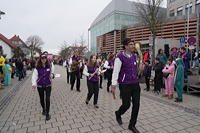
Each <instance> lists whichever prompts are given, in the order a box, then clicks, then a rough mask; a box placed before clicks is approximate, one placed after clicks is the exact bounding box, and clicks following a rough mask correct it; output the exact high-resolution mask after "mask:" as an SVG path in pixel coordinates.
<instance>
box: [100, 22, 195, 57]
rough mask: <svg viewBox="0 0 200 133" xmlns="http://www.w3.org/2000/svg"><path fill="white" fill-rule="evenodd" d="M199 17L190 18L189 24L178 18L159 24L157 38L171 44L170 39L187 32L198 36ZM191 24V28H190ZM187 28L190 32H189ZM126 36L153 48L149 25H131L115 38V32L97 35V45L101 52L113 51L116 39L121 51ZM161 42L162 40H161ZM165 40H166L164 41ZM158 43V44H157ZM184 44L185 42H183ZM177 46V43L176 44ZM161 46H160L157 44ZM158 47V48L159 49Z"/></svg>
mask: <svg viewBox="0 0 200 133" xmlns="http://www.w3.org/2000/svg"><path fill="white" fill-rule="evenodd" d="M197 22H198V21H197V18H193V19H190V21H189V24H188V21H187V20H177V21H171V22H165V23H162V24H160V25H158V27H159V30H158V31H157V36H156V37H157V38H158V39H159V38H160V39H161V40H162V39H166V42H165V44H169V43H170V42H172V41H170V39H172V40H178V41H179V39H180V38H181V37H184V38H187V33H188V36H189V37H195V38H196V39H197V38H198V31H197V29H198V28H197V26H198V24H197ZM188 26H189V28H188ZM187 29H189V30H188V32H187ZM125 37H128V38H132V39H134V40H135V41H140V42H141V43H142V46H141V47H142V49H144V50H145V49H151V41H149V40H151V32H150V30H149V28H148V27H147V26H134V25H133V26H129V27H127V28H125V29H122V30H119V31H117V36H116V38H114V35H113V32H110V33H106V34H104V35H101V36H98V37H97V45H98V47H100V49H101V53H113V52H114V49H113V43H114V40H117V44H116V51H117V52H118V51H121V50H122V49H123V48H122V44H121V40H123V39H124V38H125ZM159 42H161V41H159ZM163 42H164V41H163ZM165 44H158V45H165ZM156 45H157V44H156ZM183 45H184V44H183ZM170 46H172V45H170V44H169V45H166V47H162V48H163V49H168V47H170ZM176 46H177V45H176ZM156 47H157V48H160V46H156ZM157 48H156V49H157Z"/></svg>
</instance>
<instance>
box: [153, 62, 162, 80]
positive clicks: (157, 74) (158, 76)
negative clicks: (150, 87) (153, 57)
mask: <svg viewBox="0 0 200 133" xmlns="http://www.w3.org/2000/svg"><path fill="white" fill-rule="evenodd" d="M162 69H163V64H162V63H157V64H155V65H154V70H155V79H158V80H162V78H163V73H162Z"/></svg>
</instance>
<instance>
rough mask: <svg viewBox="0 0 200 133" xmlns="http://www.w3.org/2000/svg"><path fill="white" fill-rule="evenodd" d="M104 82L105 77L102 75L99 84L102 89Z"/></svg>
mask: <svg viewBox="0 0 200 133" xmlns="http://www.w3.org/2000/svg"><path fill="white" fill-rule="evenodd" d="M102 82H103V76H102V75H100V83H99V86H100V88H102Z"/></svg>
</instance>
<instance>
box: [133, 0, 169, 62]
mask: <svg viewBox="0 0 200 133" xmlns="http://www.w3.org/2000/svg"><path fill="white" fill-rule="evenodd" d="M162 2H163V0H145V4H143V3H141V2H140V1H139V0H138V5H137V6H136V8H137V13H138V18H139V19H140V20H141V22H142V23H143V24H144V25H146V26H148V27H149V30H150V32H151V35H152V39H153V40H152V43H153V44H152V45H153V46H152V53H153V55H152V56H153V59H154V58H155V38H156V34H157V31H158V29H159V24H160V23H161V22H162V21H163V17H164V13H165V12H164V11H163V10H164V9H163V8H162V7H161V4H162ZM162 9H163V10H162Z"/></svg>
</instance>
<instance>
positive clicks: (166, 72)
mask: <svg viewBox="0 0 200 133" xmlns="http://www.w3.org/2000/svg"><path fill="white" fill-rule="evenodd" d="M175 64H176V63H175V62H174V61H173V59H172V58H169V59H168V64H167V65H166V66H165V67H164V69H163V70H162V72H163V78H164V80H165V94H164V95H163V97H168V99H172V98H173V94H174V74H175Z"/></svg>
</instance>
